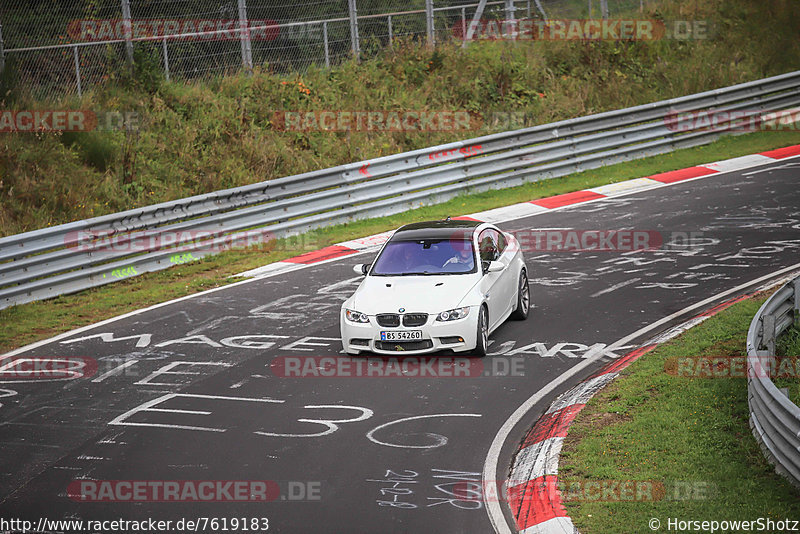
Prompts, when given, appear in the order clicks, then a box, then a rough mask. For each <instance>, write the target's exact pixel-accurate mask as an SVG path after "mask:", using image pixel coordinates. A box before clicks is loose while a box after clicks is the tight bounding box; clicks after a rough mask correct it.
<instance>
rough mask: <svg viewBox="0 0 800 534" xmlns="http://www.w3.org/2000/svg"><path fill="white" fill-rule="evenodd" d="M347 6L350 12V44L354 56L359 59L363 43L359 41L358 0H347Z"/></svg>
mask: <svg viewBox="0 0 800 534" xmlns="http://www.w3.org/2000/svg"><path fill="white" fill-rule="evenodd" d="M347 8H348V11H349V12H350V45H351V47H352V50H353V56H354V57H355V58H356V59H358V56H359V55H360V54H361V44H360V43H359V42H358V12H357V10H356V0H347Z"/></svg>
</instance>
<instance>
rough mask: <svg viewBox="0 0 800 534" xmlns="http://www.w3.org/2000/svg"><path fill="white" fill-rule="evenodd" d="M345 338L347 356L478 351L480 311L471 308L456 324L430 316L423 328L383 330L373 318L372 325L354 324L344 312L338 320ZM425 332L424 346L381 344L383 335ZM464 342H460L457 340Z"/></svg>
mask: <svg viewBox="0 0 800 534" xmlns="http://www.w3.org/2000/svg"><path fill="white" fill-rule="evenodd" d="M339 326H340V331H341V334H342V347H343V348H344V350H345V352H348V353H358V352H366V351H368V352H374V353H376V354H395V355H396V354H428V353H431V352H436V351H440V350H446V349H449V350H452V351H453V352H465V351H469V350H473V349H475V345H476V344H477V334H478V313H477V309H476V308H475V309H473V308H470V313H469V315H467V316H466V317H464V318H463V319H458V320H455V321H437V320H436V315H435V314H431V315H429V316H428V320H427V322H426V323H425V324H423V325H422V326H413V327H411V326H408V327H406V326H402V324H401V325H400V326H397V327H384V326H380V325H379V324H378V323H377V321H376V319H375V316H374V315H370V316H369V323H353V322H350V321H348V320H347V319H345V318H344V311H342V312H341V313H340V316H339ZM411 330H421V331H422V340H421V341H422V342H419V341H414V342H402V341H381V332H382V331H391V332H403V331H406V332H407V331H411ZM459 338H460V339H461V341H458V339H459Z"/></svg>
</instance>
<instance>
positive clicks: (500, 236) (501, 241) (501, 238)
mask: <svg viewBox="0 0 800 534" xmlns="http://www.w3.org/2000/svg"><path fill="white" fill-rule="evenodd" d="M507 246H508V240H507V239H506V235H505V234H504V233H503V232H497V255H498V256H500V255H501V254H502V253H503V252H505V250H506V247H507Z"/></svg>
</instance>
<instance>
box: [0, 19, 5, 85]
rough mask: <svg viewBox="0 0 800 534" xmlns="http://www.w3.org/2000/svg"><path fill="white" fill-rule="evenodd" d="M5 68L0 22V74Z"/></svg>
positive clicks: (0, 22) (0, 21) (1, 24)
mask: <svg viewBox="0 0 800 534" xmlns="http://www.w3.org/2000/svg"><path fill="white" fill-rule="evenodd" d="M5 68H6V49H5V46H3V21H2V20H0V74H3V70H4V69H5Z"/></svg>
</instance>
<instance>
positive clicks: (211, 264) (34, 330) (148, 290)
mask: <svg viewBox="0 0 800 534" xmlns="http://www.w3.org/2000/svg"><path fill="white" fill-rule="evenodd" d="M792 144H800V132H797V131H794V132H792V131H786V132H760V133H753V134H748V135H743V136H730V137H725V138H723V139H720V140H719V141H717V142H715V143H713V144H710V145H706V146H702V147H696V148H690V149H684V150H679V151H676V152H672V153H670V154H664V155H661V156H655V157H652V158H646V159H641V160H637V161H631V162H626V163H620V164H617V165H612V166H609V167H604V168H600V169H595V170H591V171H585V172H581V173H576V174H573V175H569V176H565V177H561V178H554V179H551V180H543V181H540V182H534V183H529V184H525V185H523V186H519V187H514V188H509V189H502V190H497V191H487V192H484V193H478V194H473V195H463V196H460V197H456V198H454V199H452V200H450V201H448V202H445V203H442V204H438V205H435V206H426V207H422V208H418V209H415V210H412V211H408V212H406V213H401V214H397V215H392V216H387V217H379V218H374V219H366V220H361V221H356V222H353V223H349V224H340V225H335V226H330V227H327V228H324V229H320V230H316V231H313V232H309V233H307V234H305V235H304V236H302V237H301V238H293V239H290V240H281V241H279V242H278V243H276V244H275V246H273V247H272V248H271V249H270V250H268V251H264V250H263V249H258V248H253V249H248V250H241V251H231V252H225V253H222V254H219V255H216V256H212V257H208V258H205V259H202V260H199V261H197V262H193V263H188V264H183V265H180V266H176V267H173V268H170V269H167V270H165V271H161V272H158V273H151V274H145V275H142V276H139V277H135V278H131V279H128V280H124V281H121V282H116V283H113V284H111V285H107V286H104V287H99V288H95V289H91V290H87V291H84V292H81V293H78V294H76V295H67V296H62V297H58V298H55V299H50V300H47V301H41V302H33V303H30V304H24V305H21V306H14V307H11V308H6V309H4V310H0V324H2V325H3V328H2V329H0V352H5V351H8V350H11V349H14V348H17V347H21V346H23V345H26V344H28V343H33V342H35V341H37V340H40V339H46V338H47V337H51V336H53V335H56V334H59V333H61V332H65V331H67V330H70V329H73V328H78V327H80V326H84V325H87V324H92V323H94V322H98V321H102V320H104V319H108V318H110V317H114V316H116V315H120V314H123V313H126V312H129V311H132V310H136V309H139V308H143V307H146V306H150V305H153V304H157V303H159V302H164V301H166V300H169V299H174V298H178V297H181V296H185V295H189V294H192V293H196V292H198V291H203V290H207V289H210V288H213V287H219V286H221V285H225V284H229V283H231V282H232V281H233V280H234V279H231V278H229V277H230V276H231V275H235V274H237V273H240V272H243V271H246V270H248V269H252V268H255V267H258V266H261V265H266V264H268V263H272V262H275V261H280V260H282V259H285V258H288V257H292V256H296V255H298V254H302V253H303V252H307V251H308V250H314V249H317V248H321V247H324V246H326V245H329V244H331V243H336V242H340V241H346V240H348V239H353V238H356V237H363V236H367V235H371V234H375V233H379V232H384V231H386V230H391V229H393V228H396V227H398V226H400V225H402V224H406V223H410V222H416V221H424V220H430V219H441V218H443V217H445V216H447V215H461V214H466V213H471V212H477V211H483V210H487V209H492V208H496V207H500V206H507V205H509V204H514V203H517V202H523V201H527V200H532V199H536V198H543V197H548V196H552V195H558V194H561V193H568V192H571V191H577V190H580V189H585V188H587V187H596V186H599V185H603V184H609V183H615V182H621V181H624V180H628V179H632V178H639V177H641V176H648V175H651V174H655V173H659V172H664V171H670V170H675V169H681V168H684V167H690V166H693V165H697V164H700V163H708V162H712V161H716V160H721V159H725V158H731V157H736V156H742V155H746V154H752V153H755V152H760V151H764V150H769V149H773V148H779V147H783V146H788V145H792ZM300 244H302V245H301V246H298V245H300Z"/></svg>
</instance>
